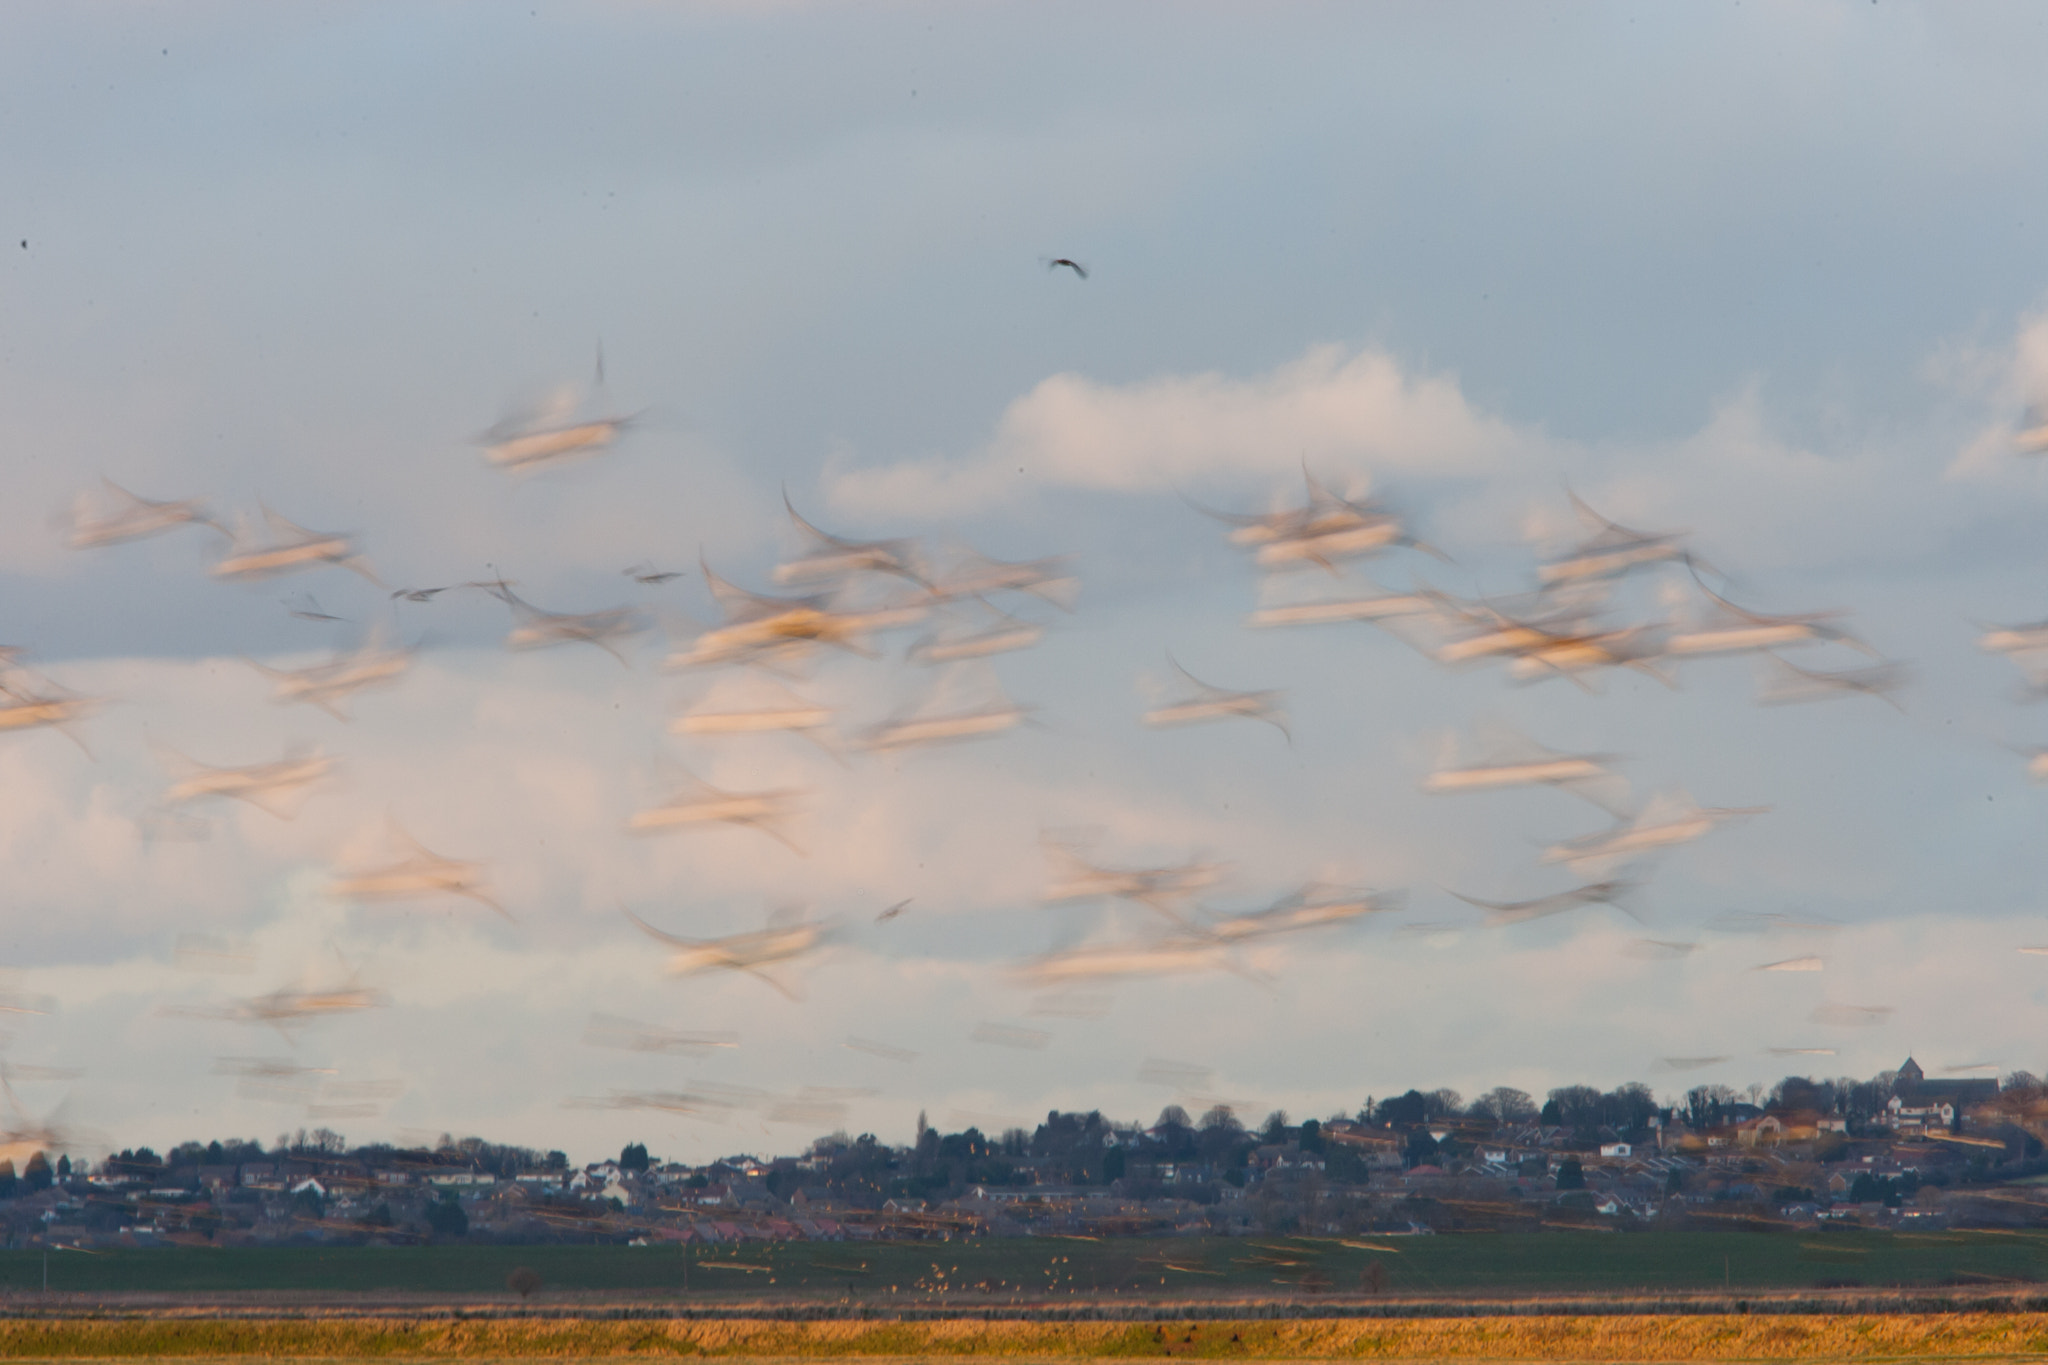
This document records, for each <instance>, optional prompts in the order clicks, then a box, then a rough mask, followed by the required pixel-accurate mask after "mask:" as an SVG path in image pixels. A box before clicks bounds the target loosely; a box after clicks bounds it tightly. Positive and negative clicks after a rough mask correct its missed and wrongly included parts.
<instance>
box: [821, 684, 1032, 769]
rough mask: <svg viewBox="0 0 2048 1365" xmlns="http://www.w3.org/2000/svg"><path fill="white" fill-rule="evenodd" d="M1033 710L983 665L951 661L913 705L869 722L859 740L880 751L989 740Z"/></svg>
mask: <svg viewBox="0 0 2048 1365" xmlns="http://www.w3.org/2000/svg"><path fill="white" fill-rule="evenodd" d="M1033 709H1034V708H1033V707H1030V706H1025V705H1021V704H1019V703H1017V702H1013V701H1011V700H1010V698H1009V695H1008V694H1007V693H1005V692H1004V691H1003V685H1002V683H1001V682H1000V681H999V680H998V679H997V678H996V676H995V673H994V672H993V671H992V670H990V668H989V666H988V665H987V664H976V663H974V662H969V663H962V664H953V665H951V666H950V667H949V668H948V669H947V671H946V672H945V673H943V674H941V675H940V677H939V680H938V682H937V683H935V684H934V685H933V687H932V689H931V692H930V694H929V695H928V696H927V697H926V698H925V700H924V701H923V702H922V703H921V704H920V705H919V706H918V707H917V708H916V709H914V710H912V711H910V712H908V713H903V714H899V715H898V716H897V718H895V719H893V720H888V721H884V722H883V723H882V724H880V725H877V726H875V727H873V728H872V729H870V730H869V731H868V732H867V733H866V734H865V735H864V736H862V738H861V741H860V743H861V747H862V748H864V749H867V750H868V751H870V752H874V753H881V752H887V751H890V750H894V749H910V748H920V747H923V746H925V745H929V744H952V743H958V742H960V741H962V740H970V739H987V738H990V737H992V736H995V735H999V734H1002V733H1003V732H1004V731H1006V730H1013V729H1015V728H1016V727H1017V726H1019V725H1022V724H1023V723H1024V722H1025V721H1026V720H1027V719H1029V718H1030V716H1031V712H1032V711H1033Z"/></svg>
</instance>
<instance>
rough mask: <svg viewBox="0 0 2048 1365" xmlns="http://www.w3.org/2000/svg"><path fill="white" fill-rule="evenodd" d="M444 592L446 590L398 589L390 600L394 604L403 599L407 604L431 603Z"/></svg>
mask: <svg viewBox="0 0 2048 1365" xmlns="http://www.w3.org/2000/svg"><path fill="white" fill-rule="evenodd" d="M446 591H448V589H446V588H400V589H399V590H398V591H397V592H394V593H392V594H391V600H392V601H394V602H396V601H397V600H398V599H399V598H401V597H403V598H404V599H405V600H406V601H408V602H431V601H433V600H434V598H435V597H437V596H439V595H440V594H441V593H444V592H446Z"/></svg>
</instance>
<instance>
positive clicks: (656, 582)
mask: <svg viewBox="0 0 2048 1365" xmlns="http://www.w3.org/2000/svg"><path fill="white" fill-rule="evenodd" d="M619 572H620V573H622V574H624V575H625V576H626V577H628V578H630V579H632V580H633V581H634V582H635V583H641V584H645V585H646V586H648V587H650V588H658V587H660V586H661V585H662V584H664V583H667V582H670V581H671V580H673V579H677V578H681V577H682V576H683V574H682V570H680V569H677V570H672V571H668V572H664V571H663V570H660V569H657V568H655V567H654V566H653V565H652V564H645V563H642V564H635V565H634V566H633V567H632V568H630V569H621V570H619Z"/></svg>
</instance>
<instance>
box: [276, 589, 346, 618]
mask: <svg viewBox="0 0 2048 1365" xmlns="http://www.w3.org/2000/svg"><path fill="white" fill-rule="evenodd" d="M284 610H285V615H287V616H290V617H293V618H294V619H296V620H300V621H344V620H347V619H348V618H346V617H343V616H336V615H335V614H334V613H333V612H331V611H325V610H323V609H322V608H321V606H320V600H319V599H318V598H316V597H315V596H313V594H312V593H309V592H302V593H300V594H299V595H298V596H297V597H296V598H286V599H285V602H284Z"/></svg>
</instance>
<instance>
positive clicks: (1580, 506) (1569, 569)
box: [1536, 489, 1694, 587]
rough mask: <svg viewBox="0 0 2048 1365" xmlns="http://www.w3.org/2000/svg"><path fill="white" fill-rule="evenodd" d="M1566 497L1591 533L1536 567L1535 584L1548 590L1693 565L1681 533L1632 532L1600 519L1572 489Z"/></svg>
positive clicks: (1604, 518)
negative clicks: (1673, 564)
mask: <svg viewBox="0 0 2048 1365" xmlns="http://www.w3.org/2000/svg"><path fill="white" fill-rule="evenodd" d="M1565 496H1566V497H1568V498H1570V499H1571V501H1572V510H1574V511H1575V512H1577V513H1578V514H1579V519H1580V520H1581V521H1583V522H1584V523H1585V524H1586V528H1587V530H1588V531H1590V532H1591V534H1589V535H1588V536H1586V538H1585V539H1583V540H1581V541H1580V542H1579V543H1578V544H1576V545H1574V546H1573V547H1572V548H1571V549H1570V550H1568V551H1566V552H1565V553H1564V554H1563V555H1562V556H1560V557H1559V558H1556V559H1552V560H1550V561H1549V562H1547V563H1545V564H1543V565H1541V566H1539V567H1538V568H1537V570H1536V581H1537V582H1539V583H1541V584H1543V585H1544V586H1545V587H1552V586H1555V585H1557V584H1562V583H1571V582H1577V581H1582V580H1585V579H1598V578H1614V577H1618V576H1620V575H1622V574H1625V573H1627V572H1628V571H1629V570H1630V569H1635V568H1640V567H1641V566H1643V565H1646V564H1661V563H1666V562H1669V561H1672V560H1683V561H1685V562H1686V563H1688V564H1690V563H1693V562H1694V560H1693V559H1692V557H1691V556H1690V555H1689V554H1687V553H1686V550H1685V546H1684V540H1685V537H1684V535H1683V534H1682V533H1676V532H1666V533H1651V532H1647V531H1633V530H1630V529H1629V528H1628V527H1626V526H1622V525H1619V524H1617V523H1615V522H1612V521H1609V520H1608V519H1607V518H1606V517H1603V516H1601V515H1600V514H1599V513H1598V512H1595V511H1594V510H1593V509H1592V508H1591V507H1589V506H1587V505H1586V502H1585V500H1584V499H1582V498H1581V497H1579V495H1578V494H1576V493H1574V492H1572V491H1571V490H1569V489H1567V490H1565Z"/></svg>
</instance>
